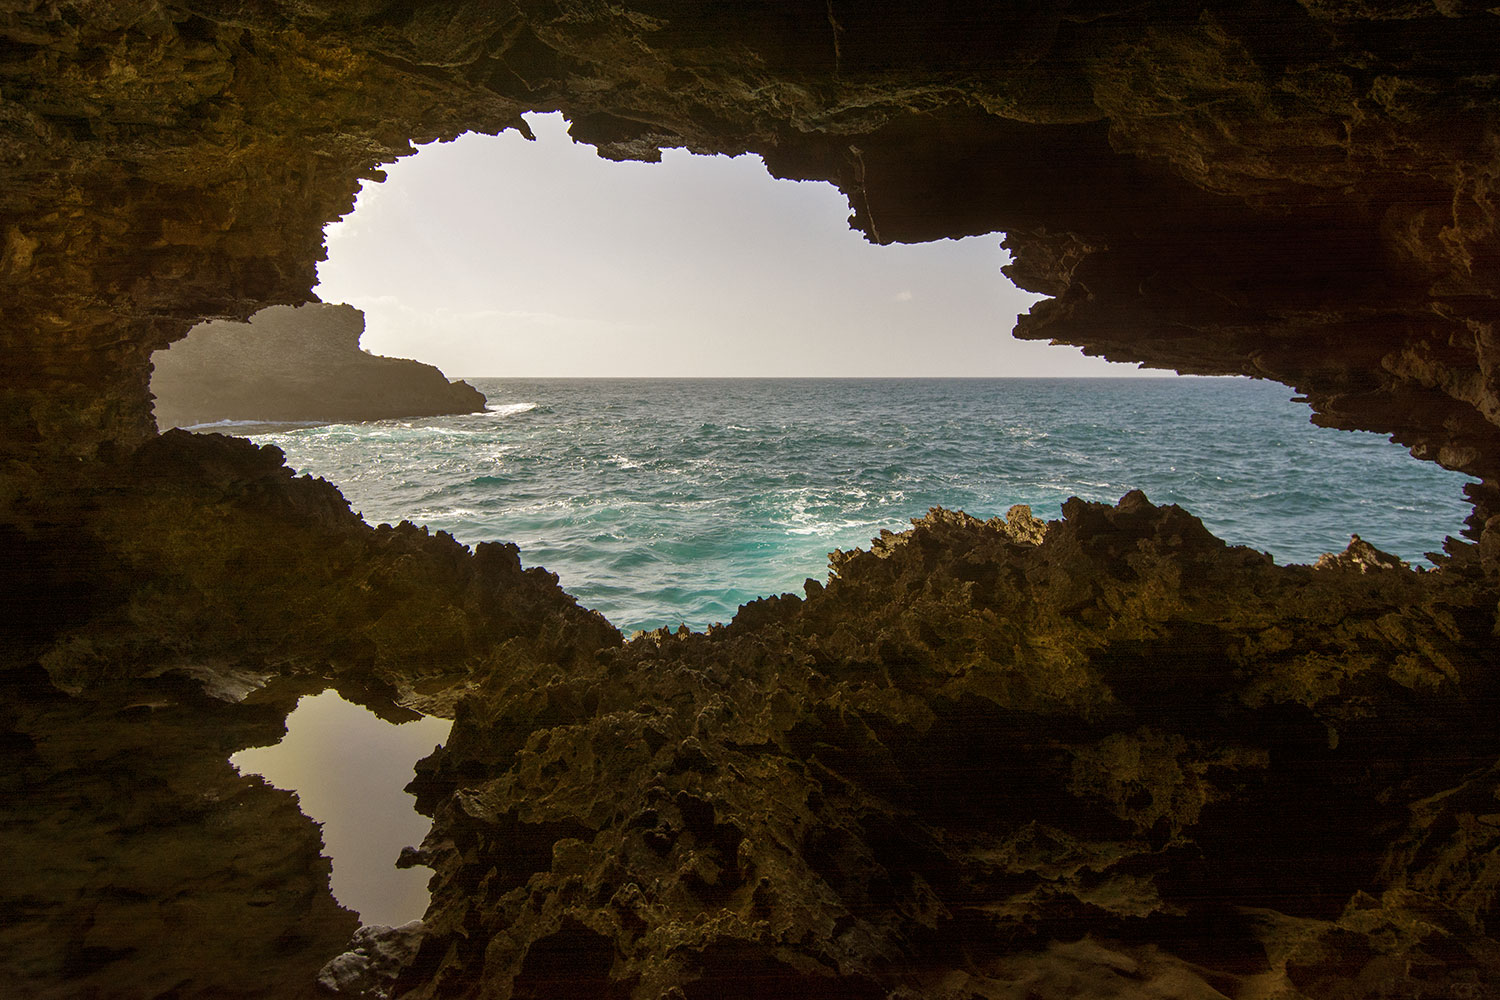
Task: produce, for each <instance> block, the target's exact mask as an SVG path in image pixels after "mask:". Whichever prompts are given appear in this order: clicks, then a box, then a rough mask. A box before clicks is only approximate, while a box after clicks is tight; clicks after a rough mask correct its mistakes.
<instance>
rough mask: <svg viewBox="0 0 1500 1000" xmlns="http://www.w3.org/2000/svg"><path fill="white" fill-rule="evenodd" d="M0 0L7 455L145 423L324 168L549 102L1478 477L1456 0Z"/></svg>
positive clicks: (1485, 324) (1050, 315)
mask: <svg viewBox="0 0 1500 1000" xmlns="http://www.w3.org/2000/svg"><path fill="white" fill-rule="evenodd" d="M3 18H4V20H3V22H0V36H3V37H4V38H5V39H6V41H7V45H6V47H5V49H4V51H3V54H0V67H3V68H0V74H3V76H0V79H4V80H6V81H8V83H7V85H6V89H5V100H6V104H5V113H4V115H3V117H0V129H3V131H0V171H3V176H4V179H5V182H6V183H5V184H4V188H3V194H0V218H3V220H4V222H3V229H4V232H3V234H0V235H3V238H4V252H3V258H0V280H4V281H5V283H6V285H5V287H6V295H5V298H6V302H7V306H6V309H7V317H6V321H5V325H4V337H5V342H4V344H3V345H0V346H3V347H4V349H5V351H6V353H7V356H8V357H10V358H11V359H13V361H12V365H13V369H12V372H11V373H10V375H9V377H8V378H7V379H6V387H5V397H4V400H3V407H0V412H3V414H4V418H5V419H4V426H5V427H6V433H5V434H4V435H3V437H4V440H5V442H6V447H7V448H10V449H19V450H21V451H28V450H30V451H34V450H36V449H38V448H41V449H45V450H48V451H64V452H69V453H85V454H86V453H92V452H93V451H95V450H97V449H98V448H99V447H101V446H103V445H105V444H106V443H108V442H119V443H124V444H132V443H135V442H138V441H140V440H142V439H144V438H145V437H146V436H148V435H149V433H150V423H149V419H148V411H147V406H146V402H147V397H146V393H145V383H146V359H147V357H148V356H149V354H150V352H151V351H152V350H155V349H158V348H160V347H163V346H165V345H166V344H167V343H168V342H170V341H171V340H173V339H176V338H177V337H180V336H181V335H183V334H184V333H185V332H186V330H187V329H188V328H189V327H190V326H191V325H192V324H193V323H194V322H196V321H197V320H199V319H201V318H203V317H204V316H214V315H229V316H239V317H243V316H245V315H247V314H248V313H250V312H251V311H253V310H254V309H256V308H259V307H261V306H263V305H266V304H269V303H272V302H294V301H300V300H303V299H305V298H306V296H307V289H308V287H309V286H310V285H311V283H312V277H313V275H312V266H313V264H314V262H315V261H316V260H317V259H318V258H319V257H320V256H321V251H320V249H319V247H320V232H319V230H320V227H321V225H322V224H323V223H324V222H326V221H328V220H330V219H332V218H335V217H337V216H339V215H341V214H343V213H344V212H346V211H348V209H349V207H350V205H351V198H352V195H353V192H354V187H355V183H356V181H357V180H358V179H359V178H361V177H374V176H378V165H379V164H380V163H381V162H383V161H387V160H389V159H392V158H393V157H395V156H398V155H401V154H403V153H406V152H408V151H409V150H410V148H411V147H410V145H409V142H410V141H413V140H415V141H425V140H428V139H432V138H436V137H444V136H452V135H456V134H458V133H459V132H461V131H463V130H465V129H471V128H473V129H480V130H485V131H495V130H498V129H500V128H504V127H507V126H515V125H519V122H518V119H517V117H516V115H517V113H518V112H519V111H521V110H523V109H528V108H529V109H541V110H552V109H561V110H563V111H564V112H566V113H567V114H568V115H569V116H570V117H571V118H572V120H573V122H574V127H573V133H574V135H575V137H577V138H578V139H580V140H582V141H585V142H589V143H593V144H595V145H597V146H598V147H599V149H600V151H601V152H602V153H604V154H605V155H607V156H614V157H637V158H645V159H650V158H652V157H654V156H656V155H657V150H658V149H659V148H660V147H661V146H664V145H673V146H686V147H688V148H690V149H694V150H697V151H700V152H729V153H738V152H743V151H746V150H751V151H754V152H757V153H760V154H762V155H763V156H764V157H765V158H766V160H767V162H768V164H769V165H770V166H771V168H772V170H773V171H775V172H777V173H779V174H781V175H784V176H793V177H803V178H808V177H816V178H824V179H829V180H833V181H834V182H836V183H837V184H839V186H840V187H841V188H843V190H844V191H845V192H846V193H848V195H849V197H850V201H851V205H852V206H853V209H854V222H855V225H857V226H858V227H859V228H861V229H862V230H864V231H865V233H866V234H867V235H868V236H869V237H870V238H871V239H873V240H876V241H878V242H891V241H910V240H923V239H933V238H937V237H942V236H955V235H966V234H970V233H985V232H996V231H1000V232H1006V233H1008V234H1009V237H1008V242H1009V245H1010V247H1011V249H1012V251H1013V253H1014V255H1015V258H1016V261H1015V263H1014V264H1013V265H1012V267H1011V268H1010V273H1011V276H1012V277H1013V278H1014V279H1015V280H1017V281H1018V282H1019V283H1020V284H1022V285H1024V286H1025V287H1028V288H1032V289H1036V290H1040V291H1043V292H1046V293H1047V294H1049V295H1052V296H1054V299H1053V300H1052V301H1050V302H1047V303H1043V304H1042V305H1040V306H1039V307H1037V308H1036V309H1035V310H1033V312H1032V314H1031V315H1030V316H1027V317H1025V318H1023V320H1022V322H1021V324H1020V326H1019V328H1018V332H1019V333H1020V335H1021V336H1024V337H1034V338H1041V339H1048V338H1051V339H1057V340H1061V341H1064V342H1068V343H1075V344H1079V345H1082V346H1084V347H1085V349H1086V350H1090V351H1094V352H1097V353H1101V354H1104V355H1105V356H1108V357H1111V358H1116V359H1119V360H1128V361H1135V360H1139V361H1145V362H1148V363H1150V364H1156V365H1162V366H1166V367H1173V368H1177V369H1179V370H1188V371H1198V372H1236V373H1245V374H1252V375H1257V376H1261V377H1269V378H1276V379H1279V380H1281V381H1284V382H1286V383H1288V384H1290V385H1293V386H1296V387H1297V388H1298V389H1299V390H1300V391H1302V392H1303V393H1305V394H1306V395H1307V396H1308V398H1309V400H1310V401H1311V402H1312V404H1313V406H1314V409H1315V410H1316V411H1317V413H1318V414H1319V417H1318V419H1320V420H1322V421H1324V422H1327V423H1330V424H1334V425H1336V426H1347V427H1363V428H1368V429H1372V430H1378V431H1382V432H1386V433H1390V434H1393V435H1395V436H1396V437H1397V438H1398V439H1400V440H1401V441H1403V442H1404V443H1406V444H1408V445H1410V446H1411V447H1412V448H1413V449H1414V450H1416V451H1417V452H1418V454H1420V455H1422V456H1424V457H1428V458H1432V459H1434V460H1436V461H1440V462H1442V463H1443V464H1445V465H1447V466H1449V467H1452V468H1457V469H1461V470H1463V471H1465V472H1469V473H1471V474H1473V475H1475V476H1476V477H1477V478H1480V479H1482V480H1484V481H1485V482H1486V483H1489V484H1491V485H1489V486H1486V487H1484V488H1482V489H1480V490H1479V491H1478V493H1477V499H1478V500H1480V501H1481V503H1482V505H1483V507H1484V509H1485V511H1488V510H1489V505H1490V504H1491V503H1492V502H1493V500H1494V486H1493V483H1494V481H1495V480H1496V470H1497V461H1500V459H1497V447H1500V446H1497V444H1496V441H1497V437H1496V430H1495V428H1496V421H1497V419H1500V383H1497V378H1500V376H1497V375H1496V371H1497V368H1496V364H1497V363H1496V350H1497V348H1496V344H1497V334H1496V332H1495V331H1496V328H1495V316H1494V309H1493V302H1494V301H1495V298H1496V292H1497V289H1496V285H1495V282H1496V280H1497V278H1496V274H1497V273H1500V272H1497V268H1496V267H1495V265H1496V263H1497V260H1500V253H1497V251H1500V243H1497V235H1496V229H1495V209H1494V204H1493V198H1492V192H1493V186H1494V183H1495V177H1496V173H1497V170H1496V166H1495V164H1496V160H1497V150H1500V145H1497V143H1500V139H1497V132H1496V128H1495V117H1494V112H1495V97H1496V93H1495V88H1496V86H1497V85H1496V83H1495V81H1494V75H1493V72H1492V69H1493V67H1492V60H1491V53H1493V51H1494V49H1495V46H1496V44H1497V42H1500V17H1497V16H1496V15H1495V14H1493V13H1491V12H1490V11H1489V10H1488V9H1487V8H1484V7H1483V6H1481V5H1476V4H1466V3H1433V4H1425V3H1417V2H1409V3H1403V2H1380V3H1354V2H1349V3H1340V2H1336V0H1326V2H1325V0H1317V2H1314V0H1305V2H1302V3H1294V2H1291V0H1286V2H1277V3H1259V4H1254V5H1251V6H1250V7H1246V6H1245V5H1243V4H1228V3H1224V4H1219V3H1206V4H1196V5H1194V4H1190V5H1183V4H1178V3H1170V2H1154V3H1145V4H1138V3H1130V4H1126V3H1116V2H1112V0H1077V2H1062V0H1059V2H1051V3H1046V4H1041V5H1028V6H1026V7H1025V8H1024V9H1023V8H1012V7H1008V6H1001V7H995V6H993V5H976V4H966V3H962V2H956V0H955V2H951V3H944V4H941V5H938V6H937V7H932V6H931V5H928V4H917V3H914V2H907V0H887V2H882V3H874V4H859V5H857V6H856V5H851V8H850V9H842V7H841V5H840V4H839V3H838V2H836V0H834V2H813V0H805V2H797V3H789V4H760V3H750V4H735V5H729V6H727V7H724V8H723V9H721V8H718V7H716V8H713V12H712V13H711V14H710V13H708V12H707V11H706V10H705V9H704V8H703V7H702V6H701V5H699V4H696V3H685V2H679V0H637V2H634V3H632V4H631V5H630V6H620V5H605V4H600V3H595V2H590V0H564V2H548V3H530V2H500V0H496V2H493V3H471V2H458V0H452V2H435V3H424V4H421V5H416V6H413V5H408V4H401V3H395V2H389V0H364V2H361V3H358V4H353V5H350V4H327V3H316V2H314V3H308V2H298V3H290V2H281V0H256V2H249V3H233V4H228V3H207V2H185V0H184V2H166V0H130V2H127V3H121V4H112V5H109V7H108V9H105V8H103V7H100V6H99V5H96V4H85V3H72V2H50V0H49V2H42V0H28V2H20V3H11V4H9V5H7V9H6V12H5V13H4V15H3ZM520 127H522V128H524V126H520ZM1481 520H1482V519H1481ZM1478 526H1479V525H1476V528H1477V527H1478Z"/></svg>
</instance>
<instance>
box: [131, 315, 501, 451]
mask: <svg viewBox="0 0 1500 1000" xmlns="http://www.w3.org/2000/svg"><path fill="white" fill-rule="evenodd" d="M364 330H365V318H364V314H363V313H361V312H360V311H359V310H358V309H355V308H354V307H353V306H343V305H327V304H323V303H309V304H307V305H304V306H298V307H296V308H293V307H290V306H272V307H271V308H270V309H263V310H261V311H260V312H258V313H256V314H255V315H254V316H252V317H251V318H250V322H249V323H229V322H222V321H221V322H216V323H200V324H199V325H198V326H195V327H194V328H193V329H192V331H191V332H190V333H189V334H188V335H187V336H186V337H185V338H183V339H182V340H179V341H177V343H175V344H173V345H172V346H171V347H169V348H168V349H167V350H165V351H157V352H156V354H155V355H153V356H152V359H151V364H152V369H153V370H152V373H151V394H152V395H153V396H154V397H156V403H155V407H154V412H155V414H156V426H157V427H158V428H159V429H161V430H168V429H170V428H173V427H191V426H193V425H195V424H210V423H217V422H220V421H226V420H239V421H255V420H261V421H283V420H285V421H321V422H327V423H345V422H354V421H360V420H385V419H391V418H396V417H431V416H439V415H442V414H450V413H478V412H481V411H483V410H484V405H485V399H484V393H482V392H480V391H479V390H478V389H475V388H474V387H473V386H471V385H469V384H468V383H467V382H449V381H448V379H447V378H445V377H444V376H443V373H442V372H440V371H438V370H437V369H436V368H434V367H433V366H432V365H424V364H422V363H421V362H420V361H408V360H406V359H404V358H386V357H380V356H378V355H374V354H369V353H367V352H365V351H362V350H360V347H359V340H360V337H361V336H362V335H363V334H364Z"/></svg>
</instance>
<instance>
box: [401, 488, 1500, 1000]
mask: <svg viewBox="0 0 1500 1000" xmlns="http://www.w3.org/2000/svg"><path fill="white" fill-rule="evenodd" d="M1356 548H1357V545H1356ZM1464 551H1465V555H1464V557H1462V558H1458V559H1453V560H1450V561H1449V562H1448V563H1447V564H1446V565H1445V566H1444V567H1443V568H1442V569H1440V570H1438V571H1437V572H1429V573H1419V572H1413V571H1411V570H1407V569H1401V568H1371V569H1369V570H1368V571H1362V570H1361V568H1360V566H1359V565H1357V564H1356V563H1355V562H1354V561H1352V560H1351V561H1349V562H1347V563H1339V562H1336V561H1335V562H1332V563H1330V565H1329V568H1326V569H1313V568H1311V567H1305V566H1276V565H1273V564H1272V562H1271V561H1270V559H1269V558H1268V557H1266V556H1265V555H1264V554H1262V553H1258V552H1254V551H1252V550H1249V549H1244V548H1231V547H1228V546H1226V545H1225V544H1224V543H1223V542H1221V541H1219V540H1218V539H1216V538H1214V537H1213V536H1212V535H1210V534H1209V533H1208V532H1207V531H1206V530H1205V529H1204V528H1203V526H1202V524H1201V523H1200V522H1198V521H1197V519H1195V518H1193V517H1191V516H1190V515H1188V514H1186V513H1185V512H1183V511H1182V510H1180V509H1178V508H1175V507H1156V506H1153V505H1152V504H1150V503H1149V502H1148V501H1147V500H1146V498H1145V497H1143V496H1141V495H1140V494H1139V493H1133V494H1130V495H1128V496H1126V497H1125V498H1124V499H1123V500H1122V501H1121V502H1120V505H1119V506H1118V507H1109V506H1104V505H1099V504H1089V503H1085V502H1083V501H1080V500H1073V501H1070V502H1069V503H1068V504H1067V505H1065V507H1064V519H1063V520H1062V521H1059V522H1055V523H1053V524H1051V525H1049V526H1047V527H1046V528H1045V530H1041V526H1040V524H1039V523H1038V522H1036V521H1035V520H1034V519H1032V518H1031V517H1030V515H1029V512H1027V511H1026V510H1025V508H1017V509H1016V510H1014V511H1012V513H1011V516H1010V518H1009V520H1008V521H1002V520H998V519H997V520H995V521H991V522H987V523H981V522H979V521H976V520H974V519H972V518H969V517H966V516H965V515H963V514H956V513H950V512H947V511H941V510H934V511H933V512H932V513H931V514H929V515H928V516H927V517H925V518H923V519H922V520H920V521H918V522H916V524H915V527H914V529H913V530H912V531H910V532H906V533H903V534H900V535H888V536H887V537H885V538H883V539H881V540H877V542H876V544H875V545H874V546H872V548H871V550H870V551H868V552H852V553H836V554H835V557H834V559H833V562H832V569H833V573H832V576H831V579H830V582H829V583H828V584H827V585H826V586H822V585H819V584H817V583H815V582H813V581H809V582H808V584H807V596H806V598H805V599H799V598H796V597H793V596H790V595H787V596H783V597H780V598H773V599H768V600H764V601H759V602H756V603H754V604H751V605H747V606H746V607H744V608H742V609H741V610H740V613H739V615H738V616H737V617H736V618H735V620H734V622H733V623H732V624H731V625H730V626H728V627H727V628H719V629H713V630H710V632H709V633H708V634H689V633H687V632H685V631H684V632H682V633H679V634H670V633H667V632H666V631H661V632H658V633H655V634H653V635H650V636H647V637H645V638H642V639H638V640H636V641H634V642H631V643H629V644H627V645H625V646H623V647H617V648H615V649H612V650H608V651H605V652H603V653H602V654H601V655H600V656H599V657H597V658H596V659H593V660H590V661H578V663H577V664H576V665H575V667H574V668H573V669H568V670H559V669H557V668H556V667H555V666H553V665H550V664H545V663H528V662H525V661H522V660H519V659H517V658H514V657H507V658H505V659H503V660H500V661H497V662H496V669H495V670H494V672H493V673H492V674H491V675H490V677H489V679H488V680H487V681H486V683H485V685H484V687H483V688H482V689H481V690H479V691H478V692H476V693H475V694H474V695H473V696H472V697H470V698H468V699H466V700H465V701H463V702H462V703H460V705H459V711H458V714H457V722H456V724H455V727H454V731H453V737H452V739H451V740H450V742H449V743H448V745H447V746H446V747H444V748H442V749H441V750H440V751H439V752H438V753H437V754H435V755H434V756H432V757H431V758H429V759H427V760H426V761H425V762H423V763H421V764H419V765H418V779H417V781H416V783H415V784H414V786H413V788H414V789H415V790H416V791H417V793H418V796H419V802H420V803H422V807H423V808H424V809H425V810H427V811H429V812H430V813H432V815H434V817H435V821H436V822H435V825H434V828H433V832H432V834H431V835H430V836H429V837H428V839H427V841H426V843H425V844H424V845H423V847H422V850H421V851H420V853H419V854H418V855H416V856H415V857H414V858H413V859H412V860H421V861H423V862H425V863H429V864H432V865H433V866H434V867H435V868H436V869H437V872H438V875H437V878H436V880H435V892H434V904H433V908H432V910H431V911H430V912H429V914H428V918H427V921H426V924H427V936H426V938H425V940H424V941H423V944H422V947H421V949H420V952H419V954H418V956H417V958H416V960H415V962H414V964H413V965H412V966H410V967H409V968H408V969H407V970H406V972H405V974H404V975H403V977H402V978H401V979H400V981H399V983H398V994H399V995H403V996H412V997H438V996H501V997H504V996H513V997H547V996H561V995H568V996H573V995H578V996H584V995H589V996H609V997H622V998H623V997H627V996H633V997H657V996H662V997H668V996H678V997H682V996H685V997H688V998H697V997H703V998H707V997H721V996H726V995H727V996H741V995H743V996H747V997H748V996H772V995H774V996H780V997H808V998H812V997H818V998H825V997H849V998H853V997H859V998H863V997H884V996H888V995H889V996H901V997H912V998H915V997H931V998H939V997H942V998H949V997H1023V996H1024V997H1032V998H1041V997H1045V998H1053V997H1082V996H1089V997H1097V996H1114V997H1146V996H1153V997H1155V996H1174V997H1205V998H1206V997H1220V996H1231V997H1233V996H1276V997H1283V998H1287V1000H1291V998H1301V997H1365V996H1376V995H1391V996H1412V997H1415V996H1448V995H1454V996H1456V995H1465V994H1464V992H1463V991H1465V990H1468V991H1470V992H1471V993H1472V995H1475V996H1485V995H1490V994H1492V993H1494V992H1496V991H1497V990H1500V948H1497V946H1496V944H1495V942H1494V940H1493V937H1492V934H1493V929H1494V925H1493V921H1494V919H1495V905H1496V897H1495V893H1496V887H1497V884H1500V883H1497V881H1496V880H1497V877H1500V868H1497V864H1500V862H1497V860H1496V859H1497V857H1500V854H1497V847H1500V826H1497V825H1496V824H1495V816H1494V812H1495V808H1496V807H1495V795H1496V794H1497V793H1500V785H1497V784H1496V777H1495V775H1496V773H1497V771H1496V768H1497V763H1496V762H1497V758H1500V738H1497V734H1496V733H1495V732H1494V727H1493V719H1494V717H1495V712H1496V710H1497V708H1500V702H1497V698H1496V695H1497V691H1500V688H1497V683H1500V682H1497V678H1500V675H1497V673H1496V667H1497V665H1500V664H1497V663H1496V655H1495V642H1494V631H1493V630H1494V628H1495V619H1494V615H1493V608H1494V601H1495V597H1496V590H1495V587H1494V584H1493V582H1492V581H1486V579H1485V577H1484V575H1483V574H1482V573H1481V572H1480V571H1479V567H1478V566H1477V565H1475V564H1474V562H1473V559H1472V550H1464ZM1356 554H1357V555H1367V553H1363V550H1359V551H1358V552H1357V553H1356ZM1481 608H1486V609H1489V612H1488V613H1486V612H1482V611H1480V610H1478V609H1481ZM1382 991H1384V993H1382Z"/></svg>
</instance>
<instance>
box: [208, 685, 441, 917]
mask: <svg viewBox="0 0 1500 1000" xmlns="http://www.w3.org/2000/svg"><path fill="white" fill-rule="evenodd" d="M451 725H452V723H450V722H448V721H447V720H446V719H432V718H424V719H418V720H417V721H415V722H407V723H403V724H401V725H393V724H391V723H389V722H386V721H384V720H383V719H381V718H379V717H378V716H376V715H375V714H374V713H372V712H370V711H368V710H367V709H363V708H360V707H359V706H358V705H351V704H349V703H348V702H347V701H344V700H343V699H342V698H340V697H339V696H338V695H337V694H335V693H334V692H332V691H324V692H323V693H322V694H319V695H313V696H310V697H306V698H303V699H302V700H301V701H300V702H299V703H298V705H297V708H296V709H295V710H294V711H293V712H292V714H291V715H290V716H288V717H287V735H286V738H285V739H283V740H282V741H281V742H280V743H278V744H276V745H275V746H270V747H258V748H255V749H251V750H242V751H240V752H239V753H237V754H235V755H233V756H232V757H230V758H229V762H230V763H231V764H233V765H234V766H235V767H237V768H239V770H240V772H241V773H242V774H259V775H261V776H263V777H264V778H265V779H266V780H267V781H268V782H270V783H271V784H273V785H275V786H276V787H277V788H282V789H285V790H287V791H290V792H296V793H297V797H298V799H300V800H301V804H302V811H303V813H304V814H306V815H307V816H309V817H311V818H312V819H313V820H315V821H317V822H319V823H322V824H323V852H324V854H326V855H327V856H328V857H329V858H331V859H332V861H333V880H332V881H333V895H334V897H335V898H336V899H337V900H338V901H339V902H340V903H341V904H343V905H344V906H346V907H348V908H349V909H351V910H355V911H357V912H358V913H359V915H360V919H361V920H362V921H363V922H364V923H366V924H386V925H389V926H397V925H399V924H404V923H406V922H407V921H409V920H416V919H418V918H420V917H421V916H422V914H423V912H424V911H426V909H427V903H428V895H427V879H428V877H429V876H430V875H431V872H429V871H428V870H427V869H425V868H411V869H398V868H396V866H395V862H396V857H397V856H398V855H399V854H400V853H401V848H403V847H406V846H407V845H416V844H419V843H421V841H422V838H423V837H424V836H426V834H427V829H428V826H429V821H428V820H427V818H426V817H424V816H421V815H419V814H418V813H417V812H416V810H414V809H413V808H412V806H413V801H412V797H411V796H410V795H408V794H406V793H405V792H403V791H402V790H401V789H402V787H403V786H405V785H406V783H407V782H408V781H410V780H411V779H412V775H413V770H412V768H413V765H415V764H416V762H417V761H418V760H420V759H421V758H423V757H425V756H427V755H428V754H430V753H431V752H432V749H433V747H434V746H436V745H437V744H439V743H441V742H443V741H444V740H446V739H447V738H448V730H449V728H450V727H451Z"/></svg>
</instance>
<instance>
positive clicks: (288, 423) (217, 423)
mask: <svg viewBox="0 0 1500 1000" xmlns="http://www.w3.org/2000/svg"><path fill="white" fill-rule="evenodd" d="M324 423H326V421H322V420H211V421H209V422H208V423H203V424H184V425H182V426H181V427H180V428H178V430H184V431H211V430H215V429H218V428H231V427H265V428H286V429H294V428H297V427H319V426H322V425H323V424H324ZM266 433H272V431H271V430H267V431H266Z"/></svg>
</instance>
